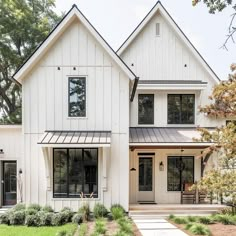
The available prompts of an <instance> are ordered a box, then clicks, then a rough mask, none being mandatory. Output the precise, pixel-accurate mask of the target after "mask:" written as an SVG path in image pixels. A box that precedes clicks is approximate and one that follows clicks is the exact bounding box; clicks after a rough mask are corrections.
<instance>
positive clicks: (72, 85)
mask: <svg viewBox="0 0 236 236" xmlns="http://www.w3.org/2000/svg"><path fill="white" fill-rule="evenodd" d="M68 107H69V117H86V78H85V77H70V78H69V106H68Z"/></svg>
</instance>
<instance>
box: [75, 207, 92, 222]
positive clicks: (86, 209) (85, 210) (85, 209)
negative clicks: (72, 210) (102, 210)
mask: <svg viewBox="0 0 236 236" xmlns="http://www.w3.org/2000/svg"><path fill="white" fill-rule="evenodd" d="M78 213H80V214H82V216H83V221H88V219H89V213H90V208H89V204H88V203H84V204H83V205H82V206H81V207H80V208H79V211H78Z"/></svg>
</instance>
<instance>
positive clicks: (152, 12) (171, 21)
mask: <svg viewBox="0 0 236 236" xmlns="http://www.w3.org/2000/svg"><path fill="white" fill-rule="evenodd" d="M158 11H159V12H160V13H161V15H162V16H163V17H164V19H165V20H166V21H167V22H168V23H169V24H170V25H171V27H172V28H173V29H174V31H175V32H176V34H177V35H178V36H179V37H180V38H181V39H182V40H183V42H184V43H185V45H186V46H187V47H188V48H189V49H190V51H191V52H192V53H193V54H194V56H195V57H196V58H197V60H198V61H199V63H200V64H201V65H202V66H203V67H204V68H205V69H206V71H207V72H208V73H209V74H210V75H211V76H212V77H213V78H214V80H215V81H216V82H217V83H219V81H220V79H219V77H218V76H217V75H216V73H215V72H214V71H213V69H212V68H211V67H210V66H209V64H208V63H207V62H206V60H205V59H204V58H203V56H202V55H201V54H200V53H199V52H198V50H197V49H196V48H195V47H194V45H193V44H192V43H191V42H190V40H189V39H188V37H187V36H186V35H185V34H184V32H183V31H182V30H181V29H180V27H179V26H178V25H177V23H176V22H175V21H174V19H173V18H172V17H171V15H170V14H169V13H168V11H167V10H166V9H165V8H164V6H163V5H162V3H161V2H160V1H157V3H156V4H155V6H154V7H153V8H152V9H151V10H150V11H149V13H148V14H147V15H146V16H145V17H144V19H143V20H142V21H141V22H140V23H139V25H138V26H137V27H136V28H135V29H134V31H133V32H132V33H131V34H130V35H129V37H128V38H127V39H126V40H125V42H124V43H123V44H122V45H121V46H120V48H119V49H118V50H117V54H118V55H119V56H120V55H121V54H122V53H123V52H124V51H125V50H126V49H127V48H128V47H129V45H130V44H131V43H132V42H133V41H134V39H135V38H136V37H137V36H138V35H139V33H140V32H141V31H142V30H143V29H144V28H145V26H146V25H147V24H148V23H149V22H150V20H151V19H152V17H153V16H154V15H155V14H156V13H157V12H158Z"/></svg>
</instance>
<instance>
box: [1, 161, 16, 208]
mask: <svg viewBox="0 0 236 236" xmlns="http://www.w3.org/2000/svg"><path fill="white" fill-rule="evenodd" d="M2 173H3V176H2V189H3V191H2V193H3V205H4V206H9V205H15V204H16V181H17V180H16V178H17V176H16V162H15V161H4V162H3V172H2Z"/></svg>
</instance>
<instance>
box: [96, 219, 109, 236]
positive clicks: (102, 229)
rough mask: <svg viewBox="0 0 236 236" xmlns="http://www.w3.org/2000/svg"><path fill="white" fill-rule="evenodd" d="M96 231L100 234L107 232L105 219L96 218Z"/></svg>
mask: <svg viewBox="0 0 236 236" xmlns="http://www.w3.org/2000/svg"><path fill="white" fill-rule="evenodd" d="M95 233H97V234H98V235H100V234H105V233H106V228H105V222H104V221H103V220H96V222H95Z"/></svg>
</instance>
